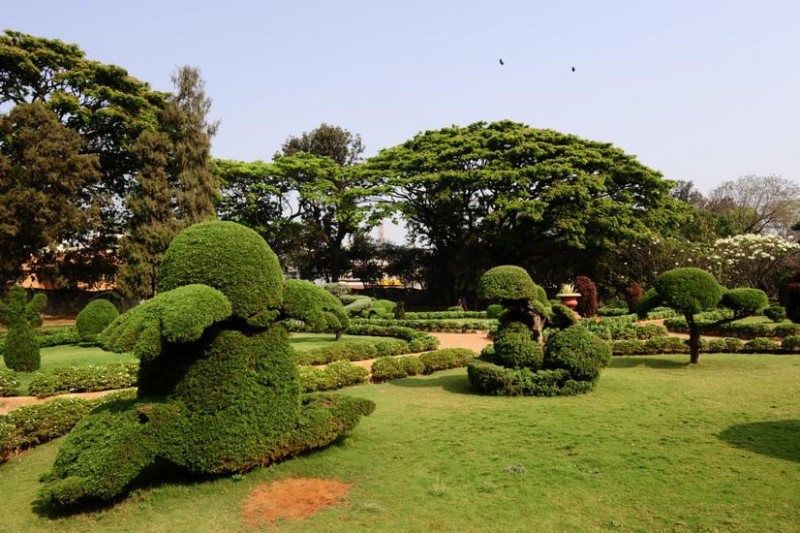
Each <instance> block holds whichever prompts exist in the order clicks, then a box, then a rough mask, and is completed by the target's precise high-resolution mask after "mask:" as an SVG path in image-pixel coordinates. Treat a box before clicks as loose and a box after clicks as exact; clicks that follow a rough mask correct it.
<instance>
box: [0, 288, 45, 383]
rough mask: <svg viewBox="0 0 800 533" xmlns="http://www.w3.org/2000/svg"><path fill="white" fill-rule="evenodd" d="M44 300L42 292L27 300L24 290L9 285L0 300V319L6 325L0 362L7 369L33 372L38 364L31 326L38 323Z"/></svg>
mask: <svg viewBox="0 0 800 533" xmlns="http://www.w3.org/2000/svg"><path fill="white" fill-rule="evenodd" d="M46 303H47V298H46V297H45V296H44V295H43V294H37V295H36V296H34V297H33V299H31V301H30V302H28V297H27V295H26V293H25V289H23V288H22V287H19V286H15V287H12V288H11V290H10V291H9V293H8V297H7V299H6V301H5V302H0V322H2V323H3V324H5V325H6V327H8V333H7V334H6V337H5V341H4V349H3V361H4V362H5V364H6V366H7V367H8V368H10V369H11V370H15V371H17V372H33V371H34V370H38V369H39V367H40V366H41V364H42V356H41V353H40V352H39V339H38V338H37V337H36V333H35V332H34V329H33V328H36V327H39V326H41V325H42V318H41V316H40V313H41V311H42V308H43V307H44V306H45V304H46Z"/></svg>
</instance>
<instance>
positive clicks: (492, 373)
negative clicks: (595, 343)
mask: <svg viewBox="0 0 800 533" xmlns="http://www.w3.org/2000/svg"><path fill="white" fill-rule="evenodd" d="M467 376H468V377H469V382H470V384H471V385H472V386H473V387H474V388H475V389H477V390H478V391H480V392H482V393H486V394H494V395H497V396H569V395H574V394H583V393H585V392H588V391H590V390H591V389H592V387H594V382H591V381H583V382H579V381H575V380H573V379H570V377H569V372H568V371H567V370H565V369H563V368H559V369H556V370H538V371H536V372H534V371H533V370H531V369H529V368H519V369H512V368H504V367H502V366H498V365H495V364H492V363H487V362H485V361H480V360H476V361H472V362H470V363H469V364H468V365H467Z"/></svg>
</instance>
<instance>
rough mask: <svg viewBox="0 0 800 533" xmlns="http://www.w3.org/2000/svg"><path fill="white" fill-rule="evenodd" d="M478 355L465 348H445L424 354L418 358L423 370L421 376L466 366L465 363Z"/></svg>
mask: <svg viewBox="0 0 800 533" xmlns="http://www.w3.org/2000/svg"><path fill="white" fill-rule="evenodd" d="M477 355H478V354H476V353H475V352H473V351H472V350H468V349H466V348H445V349H443V350H434V351H432V352H426V353H424V354H422V355H420V356H419V360H420V361H421V362H422V365H423V366H424V367H425V369H424V370H423V371H422V373H423V374H432V373H434V372H437V371H439V370H447V369H449V368H461V367H464V366H467V363H468V362H469V361H471V360H473V359H475V357H476V356H477Z"/></svg>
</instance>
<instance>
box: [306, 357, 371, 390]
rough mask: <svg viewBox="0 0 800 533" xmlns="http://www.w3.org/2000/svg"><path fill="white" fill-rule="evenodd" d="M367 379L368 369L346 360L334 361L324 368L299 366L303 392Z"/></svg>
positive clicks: (347, 385)
mask: <svg viewBox="0 0 800 533" xmlns="http://www.w3.org/2000/svg"><path fill="white" fill-rule="evenodd" d="M368 381H369V370H367V369H366V368H364V367H363V366H357V365H353V364H350V363H349V362H347V361H336V362H333V363H331V364H329V365H327V366H325V367H324V368H314V367H312V366H301V367H300V384H301V385H302V387H303V392H316V391H329V390H336V389H341V388H342V387H349V386H351V385H359V384H361V383H367V382H368Z"/></svg>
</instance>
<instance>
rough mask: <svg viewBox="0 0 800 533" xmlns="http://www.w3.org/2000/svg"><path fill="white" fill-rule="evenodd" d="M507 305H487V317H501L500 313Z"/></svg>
mask: <svg viewBox="0 0 800 533" xmlns="http://www.w3.org/2000/svg"><path fill="white" fill-rule="evenodd" d="M505 310H506V309H505V307H503V306H502V305H500V304H490V305H488V306H487V307H486V317H487V318H500V315H502V314H503V311H505Z"/></svg>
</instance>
